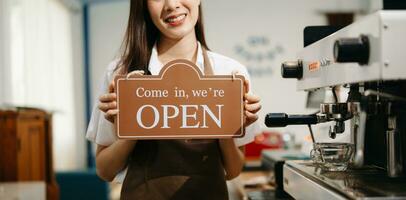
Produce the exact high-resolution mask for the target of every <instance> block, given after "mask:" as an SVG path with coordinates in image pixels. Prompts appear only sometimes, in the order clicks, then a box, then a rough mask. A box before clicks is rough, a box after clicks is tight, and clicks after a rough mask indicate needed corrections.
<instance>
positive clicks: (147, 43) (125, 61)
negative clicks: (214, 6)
mask: <svg viewBox="0 0 406 200" xmlns="http://www.w3.org/2000/svg"><path fill="white" fill-rule="evenodd" d="M202 15H203V13H202V9H201V6H200V5H199V18H198V19H197V23H196V25H195V33H196V39H197V41H199V42H200V44H201V45H202V46H203V47H204V48H206V49H208V47H207V44H206V39H205V37H204V27H203V16H202ZM159 35H160V32H159V30H158V28H156V27H155V25H154V23H153V22H152V19H151V17H150V14H149V11H148V7H147V0H131V2H130V16H129V18H128V24H127V30H126V33H125V36H124V40H123V44H122V55H121V61H120V64H119V65H118V67H121V70H120V71H121V72H123V73H129V72H131V71H134V70H144V72H145V74H150V73H149V70H148V63H149V59H150V58H151V52H152V48H153V46H154V44H155V42H156V41H157V39H158V37H159Z"/></svg>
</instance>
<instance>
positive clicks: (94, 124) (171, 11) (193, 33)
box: [87, 0, 261, 199]
mask: <svg viewBox="0 0 406 200" xmlns="http://www.w3.org/2000/svg"><path fill="white" fill-rule="evenodd" d="M200 3H201V2H200V0H131V6H130V16H129V21H128V27H127V32H126V36H125V41H124V44H125V45H124V53H123V55H122V57H121V59H120V61H116V62H113V63H112V64H110V66H109V67H108V70H107V73H106V77H105V82H104V85H103V89H102V94H103V93H104V94H103V95H101V96H100V98H99V100H100V102H99V105H98V108H99V110H97V109H96V108H94V109H93V114H92V119H91V121H90V124H89V128H88V132H87V138H88V139H89V140H91V141H93V142H95V143H96V144H97V150H96V167H97V174H98V175H99V176H100V177H101V178H102V179H104V180H106V181H112V180H113V179H114V178H115V179H116V180H117V181H119V182H123V187H122V191H121V198H122V199H227V198H228V196H227V188H226V185H225V180H230V179H233V178H234V177H236V176H238V175H239V174H240V172H241V169H242V167H243V164H244V154H243V152H244V147H243V146H244V145H245V144H247V143H249V142H251V141H252V140H253V138H254V135H255V133H258V123H257V122H255V121H256V120H257V118H258V116H257V114H256V113H257V112H258V111H259V109H260V108H261V105H260V104H259V97H257V96H255V95H252V94H249V93H247V94H245V96H244V98H245V111H244V114H245V127H246V135H245V137H243V138H238V139H219V140H154V141H147V140H140V141H134V140H118V139H117V138H116V134H115V131H114V126H113V124H112V122H114V118H115V116H116V114H117V112H118V111H117V105H116V96H115V94H114V84H113V82H112V80H113V77H114V75H115V74H128V75H129V76H131V75H132V74H153V75H157V74H158V73H159V71H160V69H161V68H162V66H163V64H164V63H167V62H169V61H171V60H174V59H179V58H183V59H188V60H190V61H192V62H194V63H196V64H197V65H198V66H199V68H200V69H201V70H202V71H204V72H205V73H206V74H207V73H214V74H231V73H235V72H236V71H238V72H240V73H242V75H244V76H245V77H246V79H247V80H248V79H249V76H248V73H247V70H246V68H245V67H244V66H242V65H241V64H240V63H238V62H236V61H234V60H232V59H230V58H227V57H224V56H221V55H219V54H216V53H213V52H209V51H207V49H208V48H207V45H206V41H205V38H204V32H203V23H202V11H201V7H200ZM246 87H249V85H248V84H246ZM101 111H102V112H104V115H105V117H104V118H103V117H100V115H101V113H102V112H101ZM254 122H255V123H254Z"/></svg>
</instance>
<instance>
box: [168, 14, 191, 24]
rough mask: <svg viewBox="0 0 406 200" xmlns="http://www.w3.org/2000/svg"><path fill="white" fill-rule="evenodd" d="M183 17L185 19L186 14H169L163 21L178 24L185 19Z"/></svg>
mask: <svg viewBox="0 0 406 200" xmlns="http://www.w3.org/2000/svg"><path fill="white" fill-rule="evenodd" d="M185 19H186V14H181V15H177V16H170V17H168V18H166V19H165V23H167V24H169V25H171V26H179V25H181V24H182V23H183V22H184V21H185Z"/></svg>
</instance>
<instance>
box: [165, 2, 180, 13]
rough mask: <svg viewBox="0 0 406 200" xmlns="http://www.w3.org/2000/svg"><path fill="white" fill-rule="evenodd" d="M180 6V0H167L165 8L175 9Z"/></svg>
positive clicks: (168, 9) (167, 9)
mask: <svg viewBox="0 0 406 200" xmlns="http://www.w3.org/2000/svg"><path fill="white" fill-rule="evenodd" d="M178 8H180V1H179V0H166V1H165V10H166V11H174V10H176V9H178Z"/></svg>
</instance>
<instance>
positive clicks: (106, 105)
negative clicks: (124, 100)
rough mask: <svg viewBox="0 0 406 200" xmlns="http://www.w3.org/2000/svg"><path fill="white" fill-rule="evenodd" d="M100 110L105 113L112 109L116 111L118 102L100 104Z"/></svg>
mask: <svg viewBox="0 0 406 200" xmlns="http://www.w3.org/2000/svg"><path fill="white" fill-rule="evenodd" d="M98 108H99V109H100V110H101V111H103V112H107V111H109V110H112V109H116V108H117V102H116V101H112V102H105V103H103V102H100V103H99V105H98Z"/></svg>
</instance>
